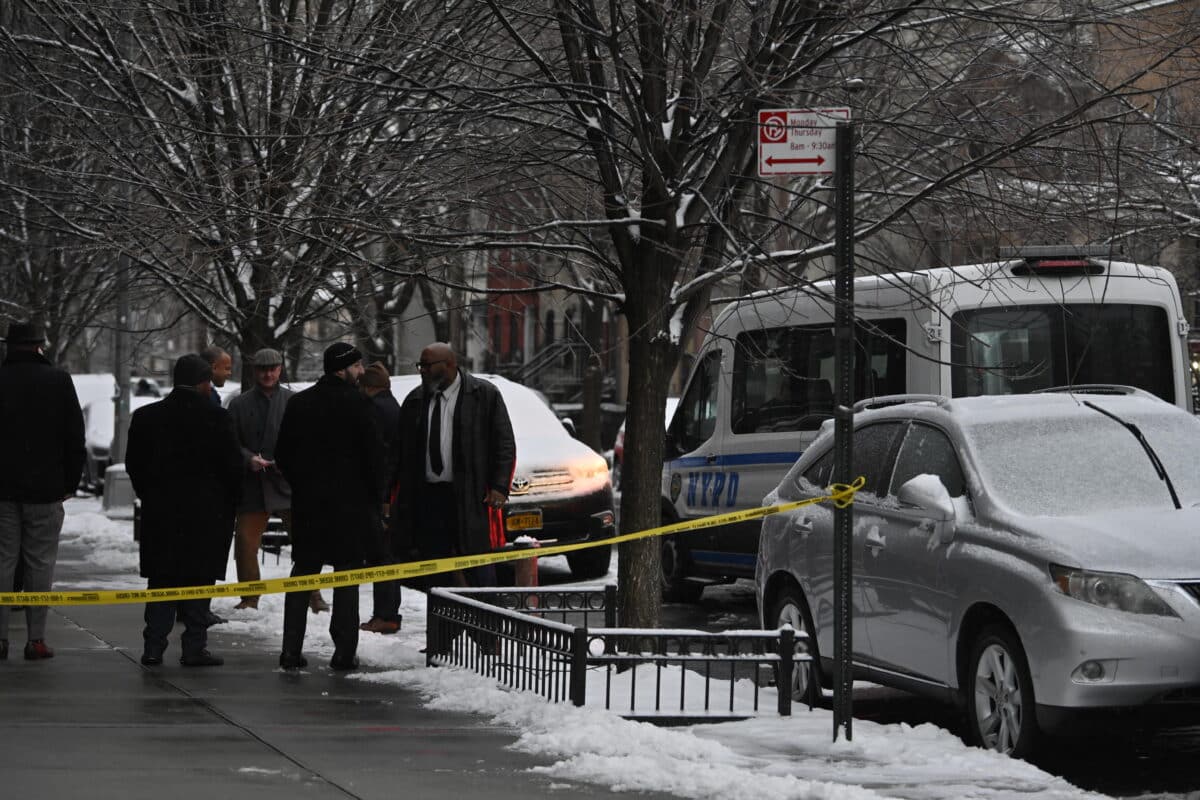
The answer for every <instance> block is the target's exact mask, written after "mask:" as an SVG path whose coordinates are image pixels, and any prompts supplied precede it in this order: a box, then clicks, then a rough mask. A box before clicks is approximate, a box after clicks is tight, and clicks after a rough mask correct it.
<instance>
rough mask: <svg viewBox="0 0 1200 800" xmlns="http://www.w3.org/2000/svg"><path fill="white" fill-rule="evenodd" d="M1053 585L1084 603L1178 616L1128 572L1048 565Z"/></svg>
mask: <svg viewBox="0 0 1200 800" xmlns="http://www.w3.org/2000/svg"><path fill="white" fill-rule="evenodd" d="M1050 575H1051V576H1052V577H1053V578H1054V585H1055V586H1057V587H1058V589H1059V591H1060V592H1062V593H1063V594H1065V595H1066V596H1067V597H1073V598H1075V599H1076V600H1082V601H1083V602H1085V603H1091V604H1092V605H1096V606H1101V607H1103V608H1112V609H1116V610H1118V611H1128V612H1129V613H1131V614H1157V615H1158V616H1161V617H1178V616H1179V615H1178V614H1176V613H1175V612H1174V611H1173V610H1172V609H1171V607H1170V606H1168V605H1167V604H1166V602H1165V601H1163V599H1162V598H1161V597H1159V596H1158V595H1157V594H1156V593H1155V592H1154V590H1153V589H1151V588H1150V587H1149V586H1147V585H1146V584H1145V583H1143V582H1142V581H1141V580H1139V579H1138V578H1135V577H1134V576H1132V575H1122V574H1121V573H1119V572H1089V571H1088V570H1085V569H1075V568H1072V567H1060V566H1058V565H1057V564H1051V565H1050Z"/></svg>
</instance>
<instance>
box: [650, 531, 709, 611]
mask: <svg viewBox="0 0 1200 800" xmlns="http://www.w3.org/2000/svg"><path fill="white" fill-rule="evenodd" d="M659 539H660V540H661V542H662V550H661V552H660V553H659V559H660V564H661V566H662V598H663V600H665V601H666V602H668V603H696V602H699V601H700V595H702V594H704V584H702V583H693V582H692V581H689V580H687V569H686V567H687V563H688V554H687V550H686V549H685V548H684V546H683V544H682V542H680V538H679V536H678V535H673V536H672V535H668V536H660V537H659Z"/></svg>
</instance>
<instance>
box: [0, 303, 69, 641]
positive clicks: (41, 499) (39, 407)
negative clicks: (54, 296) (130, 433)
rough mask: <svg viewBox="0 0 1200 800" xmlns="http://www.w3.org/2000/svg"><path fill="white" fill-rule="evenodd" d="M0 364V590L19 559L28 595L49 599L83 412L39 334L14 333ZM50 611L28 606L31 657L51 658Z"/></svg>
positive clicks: (0, 631) (0, 633)
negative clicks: (44, 594)
mask: <svg viewBox="0 0 1200 800" xmlns="http://www.w3.org/2000/svg"><path fill="white" fill-rule="evenodd" d="M5 342H6V344H7V345H8V353H7V355H6V357H5V359H4V363H3V364H2V365H0V442H2V443H3V455H2V456H0V591H3V592H9V591H12V587H13V573H14V571H15V570H16V566H17V559H18V557H19V558H20V559H21V561H22V564H24V573H23V577H22V580H23V581H24V590H25V591H27V592H48V591H50V585H51V583H52V582H53V581H54V565H55V562H57V561H58V537H59V534H60V533H61V532H62V524H63V504H62V501H63V500H65V499H66V498H68V497H73V496H74V494H75V487H76V486H78V485H79V478H80V475H81V474H82V472H83V462H84V459H85V457H86V455H85V451H84V446H83V412H82V411H80V409H79V398H78V396H77V395H76V394H75V384H74V383H72V382H71V376H69V375H67V373H65V372H63V371H62V370H59V369H55V368H54V367H53V366H52V365H51V364H50V362H49V361H48V360H46V357H45V356H44V355H43V354H42V348H43V346H44V345H45V336H44V335H43V334H42V331H41V328H40V327H39V326H36V325H32V324H30V323H24V322H14V323H12V324H11V325H9V326H8V335H7V336H6V337H5ZM47 612H48V609H47V608H46V606H28V605H27V606H26V607H25V623H26V626H27V630H26V636H27V639H28V641H27V642H26V644H25V658H26V659H28V660H30V661H35V660H38V659H43V658H53V657H54V651H53V650H51V649H50V648H49V647H48V646H47V645H46V640H45V635H46V614H47ZM9 613H10V609H9V607H8V606H0V660H2V659H6V658H8V621H9Z"/></svg>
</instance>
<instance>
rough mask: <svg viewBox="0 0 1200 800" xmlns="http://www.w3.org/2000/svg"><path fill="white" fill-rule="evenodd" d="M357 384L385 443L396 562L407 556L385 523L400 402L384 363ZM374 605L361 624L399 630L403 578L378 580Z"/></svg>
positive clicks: (390, 556) (391, 549)
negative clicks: (366, 400) (369, 617)
mask: <svg viewBox="0 0 1200 800" xmlns="http://www.w3.org/2000/svg"><path fill="white" fill-rule="evenodd" d="M358 385H359V387H360V388H361V389H362V391H363V394H365V395H366V396H367V397H369V398H370V399H371V406H372V408H373V409H374V410H375V422H376V424H377V425H378V426H379V435H380V437H381V440H382V442H383V456H384V475H385V476H386V477H387V487H386V488H387V496H386V498H385V500H386V502H385V505H384V509H383V512H382V515H381V517H382V520H381V524H384V525H385V530H386V531H387V533H388V535H387V536H385V538H384V544H385V545H386V547H387V550H386V552H385V553H384V559H385V562H386V563H388V564H393V563H396V562H397V561H399V560H400V558H401V557H402V556H404V555H407V554H406V553H404V552H403V550H402V548H401V543H400V542H399V541H396V539H395V536H394V535H392V534H393V533H394V532H395V529H394V528H392V527H391V526H390V525H387V524H386V519H387V516H388V514H389V511H390V504H391V501H392V500H393V499H395V498H394V494H395V487H396V465H397V464H398V463H399V460H400V442H399V438H400V404H399V403H398V402H396V396H395V395H393V394H392V382H391V376H390V375H389V374H388V371H387V367H385V366H384V365H383V362H381V361H376V362H375V363H373V364H371V365H369V366H368V367H367V368H366V369H365V370H363V374H362V377H361V378H359V379H358ZM373 594H374V608H373V609H372V612H371V619H369V620H367V621H366V622H364V623H363V624H362V625H361V626H359V627H360V628H361V629H362V630H364V631H369V632H371V633H383V634H388V633H396V632H397V631H399V630H400V623H401V616H400V581H378V582H376V583H375V586H374V593H373Z"/></svg>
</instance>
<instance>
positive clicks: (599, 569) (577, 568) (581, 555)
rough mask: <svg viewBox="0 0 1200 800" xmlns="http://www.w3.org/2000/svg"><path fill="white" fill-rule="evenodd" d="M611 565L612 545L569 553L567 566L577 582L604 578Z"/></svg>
mask: <svg viewBox="0 0 1200 800" xmlns="http://www.w3.org/2000/svg"><path fill="white" fill-rule="evenodd" d="M611 563H612V545H611V544H609V545H603V546H601V547H589V548H588V549H586V550H576V551H575V552H573V553H567V564H568V566H570V567H571V576H572V577H573V578H575V579H576V580H581V581H589V580H593V579H595V578H603V577H604V576H605V575H607V574H608V567H609V564H611Z"/></svg>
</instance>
